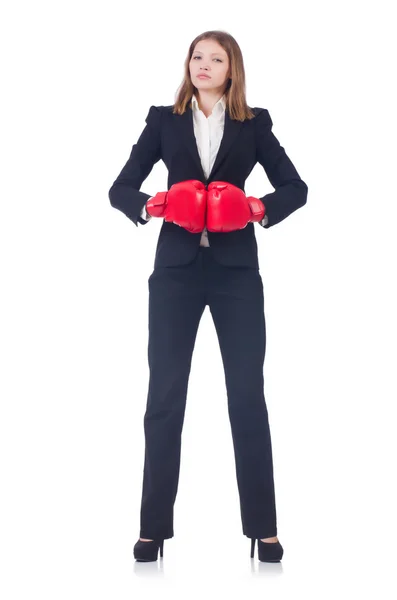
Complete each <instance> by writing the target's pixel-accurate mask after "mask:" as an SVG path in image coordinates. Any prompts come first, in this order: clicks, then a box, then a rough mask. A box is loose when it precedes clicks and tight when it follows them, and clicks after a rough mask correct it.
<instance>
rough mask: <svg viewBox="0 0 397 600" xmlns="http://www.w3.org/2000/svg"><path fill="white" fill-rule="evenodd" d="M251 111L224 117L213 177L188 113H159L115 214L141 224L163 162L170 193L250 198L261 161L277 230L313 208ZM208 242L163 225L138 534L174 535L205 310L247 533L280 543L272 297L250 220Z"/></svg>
mask: <svg viewBox="0 0 397 600" xmlns="http://www.w3.org/2000/svg"><path fill="white" fill-rule="evenodd" d="M253 111H254V112H255V114H256V115H257V116H256V117H255V118H254V119H252V120H250V121H245V122H244V123H241V122H236V121H232V120H231V119H230V118H229V116H228V113H227V110H226V113H225V127H224V134H223V138H222V142H221V145H220V149H219V152H218V154H217V157H216V160H215V163H214V166H213V168H212V171H211V173H210V175H209V177H208V179H206V177H205V175H204V172H203V169H202V166H201V162H200V157H199V154H198V149H197V145H196V140H195V137H194V130H193V118H192V111H191V109H190V108H188V109H187V111H186V112H185V113H184V114H183V115H173V114H172V111H171V107H170V106H167V107H163V106H161V107H156V106H151V107H150V110H149V114H148V116H147V118H146V122H147V125H146V127H145V129H144V131H143V132H142V134H141V136H140V138H139V140H138V142H137V143H136V144H135V145H134V146H133V148H132V152H131V155H130V158H129V160H128V161H127V163H126V165H125V166H124V168H123V169H122V171H121V173H120V175H119V176H118V177H117V179H116V181H115V182H114V184H113V185H112V187H111V189H110V191H109V197H110V201H111V204H112V206H114V207H116V208H118V209H119V210H121V211H123V212H124V213H125V214H126V215H127V216H128V217H129V218H130V219H131V220H132V221H133V222H134V223H135V225H137V223H138V222H140V223H142V224H145V223H146V221H144V220H143V219H141V218H140V216H139V215H140V212H141V209H142V208H143V206H144V205H145V203H146V201H147V199H148V198H149V197H150V195H149V194H145V193H143V192H140V191H139V188H140V186H141V184H142V182H143V181H144V180H145V178H146V177H147V176H148V175H149V173H150V171H151V169H152V167H153V165H154V164H155V163H156V162H157V161H159V160H160V158H161V159H162V160H163V161H164V163H165V165H166V167H167V168H168V171H169V175H168V188H167V189H169V188H170V187H171V185H172V184H174V183H176V182H179V181H183V180H186V179H198V180H200V181H202V182H203V183H205V184H208V183H210V182H211V181H228V182H231V183H233V184H234V185H236V186H238V187H239V188H241V189H242V190H244V183H245V180H246V178H247V177H248V175H249V174H250V172H251V171H252V169H253V167H254V166H255V164H256V162H257V161H258V162H259V163H260V164H261V165H262V166H263V167H264V169H265V171H266V173H267V175H268V177H269V180H270V182H271V183H272V185H273V186H274V187H275V188H276V189H275V191H274V192H272V193H270V194H267V195H266V196H264V197H262V198H261V200H262V201H263V203H264V204H265V206H266V214H267V215H268V218H269V220H268V224H267V225H265V226H264V227H265V228H268V227H271V226H272V225H275V224H276V223H278V222H280V221H281V220H282V219H284V218H285V217H287V216H288V215H289V214H291V213H292V212H293V211H294V210H296V209H297V208H299V207H301V206H303V205H304V204H305V202H306V196H307V185H306V184H305V183H304V182H303V181H302V180H301V179H300V177H299V175H298V173H297V171H296V169H295V167H294V166H293V164H292V162H291V161H290V159H289V158H288V157H287V155H286V153H285V151H284V149H283V148H282V147H281V146H280V144H279V142H278V140H277V138H276V137H275V136H274V135H273V133H272V131H271V127H272V121H271V119H270V115H269V113H268V111H267V110H266V109H262V108H254V109H253ZM200 238H201V234H200V233H198V234H192V233H189V232H188V231H186V230H185V229H183V228H181V227H179V226H178V225H175V224H173V223H167V222H165V221H164V222H163V225H162V228H161V231H160V235H159V240H158V244H157V250H156V259H155V265H154V270H153V272H152V274H151V275H150V277H149V280H148V284H149V346H148V359H149V367H150V381H149V391H148V397H147V405H146V412H145V417H144V428H145V441H146V445H145V464H144V476H143V489H142V505H141V529H140V537H143V538H147V539H166V538H171V537H173V535H174V528H173V509H174V502H175V499H176V494H177V489H178V479H179V468H180V451H181V433H182V427H183V420H184V413H185V406H186V396H187V388H188V380H189V373H190V367H191V359H192V354H193V349H194V344H195V339H196V334H197V330H198V326H199V323H200V319H201V316H202V314H203V311H204V309H205V307H206V306H207V305H208V306H209V309H210V311H211V315H212V317H213V320H214V324H215V328H216V332H217V336H218V340H219V344H220V349H221V354H222V361H223V366H224V371H225V381H226V388H227V398H228V411H229V418H230V424H231V430H232V436H233V447H234V455H235V464H236V476H237V484H238V492H239V497H240V509H241V520H242V529H243V534H244V535H246V536H248V537H250V538H253V537H255V538H259V539H260V538H265V537H271V536H274V535H277V523H276V505H275V492H274V482H273V457H272V445H271V437H270V429H269V422H268V413H267V407H266V403H265V397H264V391H263V387H264V380H263V364H264V357H265V347H266V332H265V316H264V297H263V285H262V279H261V275H260V273H259V266H258V259H257V244H256V239H255V233H254V224H253V223H249V224H248V225H247V227H245V228H244V229H242V230H239V231H234V232H230V233H213V232H208V239H209V243H210V247H209V248H206V247H203V246H199V244H200ZM203 381H204V382H205V390H206V393H208V394H211V381H210V376H209V375H206V373H203ZM212 401H213V402H218V401H219V398H216V397H214V398H213V399H212ZM208 418H209V419H210V418H211V415H208ZM203 443H205V441H204V439H203ZM219 479H220V480H221V479H222V475H221V474H220V478H219ZM213 493H218V490H213ZM220 516H221V515H220ZM208 533H211V532H208ZM212 533H213V532H212Z"/></svg>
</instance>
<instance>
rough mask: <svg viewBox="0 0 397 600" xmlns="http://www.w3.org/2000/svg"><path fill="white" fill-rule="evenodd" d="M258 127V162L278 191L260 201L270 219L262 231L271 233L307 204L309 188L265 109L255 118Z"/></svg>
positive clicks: (256, 132) (256, 133) (256, 129)
mask: <svg viewBox="0 0 397 600" xmlns="http://www.w3.org/2000/svg"><path fill="white" fill-rule="evenodd" d="M255 125H256V127H255V135H256V152H257V161H258V162H259V163H260V164H261V165H262V167H263V168H264V170H265V172H266V175H267V176H268V178H269V181H270V183H271V184H272V186H273V187H274V188H275V190H274V192H271V193H269V194H266V195H265V196H263V197H262V198H260V200H261V201H262V202H263V204H264V205H265V209H266V211H265V215H267V217H268V219H267V223H263V227H265V229H268V228H269V227H271V226H272V225H276V223H279V222H280V221H282V220H283V219H285V218H286V217H288V215H290V214H291V213H292V212H294V211H295V210H297V209H298V208H300V207H302V206H303V205H304V204H306V201H307V192H308V186H307V185H306V183H305V182H304V181H302V179H301V178H300V176H299V174H298V172H297V170H296V169H295V167H294V165H293V164H292V162H291V160H290V159H289V157H288V156H287V154H286V152H285V150H284V148H283V147H282V146H281V145H280V142H279V141H278V139H277V138H276V136H275V135H274V133H273V132H272V126H273V122H272V119H271V117H270V114H269V111H268V110H267V109H266V108H263V109H261V111H260V112H259V113H258V114H257V116H256V117H255Z"/></svg>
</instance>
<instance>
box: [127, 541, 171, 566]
mask: <svg viewBox="0 0 397 600" xmlns="http://www.w3.org/2000/svg"><path fill="white" fill-rule="evenodd" d="M163 548H164V540H151V541H150V542H142V541H141V540H140V539H139V540H138V541H137V543H136V544H135V546H134V558H135V559H136V560H138V561H140V562H150V561H155V560H157V558H158V552H159V550H160V557H161V558H163Z"/></svg>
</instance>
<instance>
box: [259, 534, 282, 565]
mask: <svg viewBox="0 0 397 600" xmlns="http://www.w3.org/2000/svg"><path fill="white" fill-rule="evenodd" d="M255 542H256V538H251V558H254V550H255ZM283 554H284V549H283V547H282V545H281V544H280V542H262V541H261V540H260V539H258V558H259V560H260V561H262V562H280V560H281V559H282V557H283Z"/></svg>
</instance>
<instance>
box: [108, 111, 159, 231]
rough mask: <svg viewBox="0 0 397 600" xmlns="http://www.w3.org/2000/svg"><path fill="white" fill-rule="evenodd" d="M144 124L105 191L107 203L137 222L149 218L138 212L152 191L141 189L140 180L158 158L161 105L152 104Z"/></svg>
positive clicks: (145, 221) (144, 222)
mask: <svg viewBox="0 0 397 600" xmlns="http://www.w3.org/2000/svg"><path fill="white" fill-rule="evenodd" d="M145 121H146V127H145V128H144V130H143V131H142V133H141V135H140V137H139V139H138V141H137V142H136V144H134V145H133V146H132V150H131V154H130V157H129V159H128V160H127V162H126V164H125V165H124V167H123V168H122V169H121V171H120V174H119V175H118V177H117V179H116V180H115V181H114V182H113V184H112V187H111V188H110V190H109V192H108V196H109V200H110V204H111V205H112V206H113V207H114V208H117V209H118V210H121V211H122V212H123V213H124V214H125V215H126V216H127V217H128V218H129V219H131V221H132V222H133V223H135V225H136V226H138V222H139V223H141V224H142V225H144V224H146V223H147V222H148V221H147V220H145V219H142V217H141V213H142V209H143V207H144V206H145V204H146V202H147V200H149V198H150V197H152V194H145V193H144V192H140V191H139V190H140V188H141V185H142V183H143V182H144V181H145V179H146V178H147V177H148V175H149V173H150V172H151V170H152V169H153V166H154V165H155V164H156V162H158V161H159V160H160V158H161V107H159V106H151V107H150V109H149V112H148V115H147V117H146V119H145Z"/></svg>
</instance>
